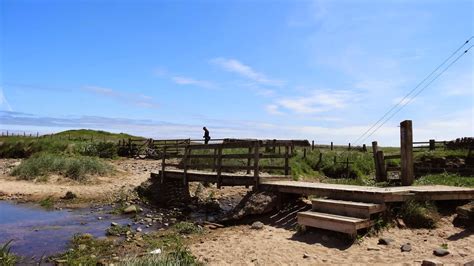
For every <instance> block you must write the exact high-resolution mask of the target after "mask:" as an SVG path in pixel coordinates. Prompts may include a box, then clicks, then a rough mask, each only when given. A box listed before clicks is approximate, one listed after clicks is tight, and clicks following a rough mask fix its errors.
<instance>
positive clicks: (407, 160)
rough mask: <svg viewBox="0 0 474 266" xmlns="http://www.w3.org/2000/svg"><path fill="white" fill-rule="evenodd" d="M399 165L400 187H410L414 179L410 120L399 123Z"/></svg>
mask: <svg viewBox="0 0 474 266" xmlns="http://www.w3.org/2000/svg"><path fill="white" fill-rule="evenodd" d="M400 155H401V158H400V163H401V167H402V170H401V179H402V185H404V186H410V185H412V184H413V181H414V179H415V175H414V167H413V128H412V122H411V120H405V121H402V122H401V123H400Z"/></svg>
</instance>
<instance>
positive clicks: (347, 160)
mask: <svg viewBox="0 0 474 266" xmlns="http://www.w3.org/2000/svg"><path fill="white" fill-rule="evenodd" d="M346 171H347V174H346V175H347V178H349V156H347V159H346Z"/></svg>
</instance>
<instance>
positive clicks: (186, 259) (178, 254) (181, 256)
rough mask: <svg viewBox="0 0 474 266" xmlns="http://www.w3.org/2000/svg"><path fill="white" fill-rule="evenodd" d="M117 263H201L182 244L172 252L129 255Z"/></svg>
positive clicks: (125, 265)
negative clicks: (139, 255) (138, 255)
mask: <svg viewBox="0 0 474 266" xmlns="http://www.w3.org/2000/svg"><path fill="white" fill-rule="evenodd" d="M119 265H122V266H148V265H157V266H174V265H176V266H178V265H203V264H202V263H200V262H198V261H197V260H196V257H194V256H193V255H192V253H191V251H189V249H188V248H186V247H184V246H179V247H177V248H176V249H175V250H173V251H172V252H168V253H165V254H163V255H146V256H141V257H137V256H134V257H129V258H127V259H125V260H124V261H122V262H120V264H119Z"/></svg>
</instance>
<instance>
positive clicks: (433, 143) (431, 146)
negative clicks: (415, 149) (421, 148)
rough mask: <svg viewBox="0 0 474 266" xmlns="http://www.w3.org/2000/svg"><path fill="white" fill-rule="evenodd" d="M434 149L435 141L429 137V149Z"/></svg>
mask: <svg viewBox="0 0 474 266" xmlns="http://www.w3.org/2000/svg"><path fill="white" fill-rule="evenodd" d="M435 149H436V142H435V140H434V139H430V151H434V150H435Z"/></svg>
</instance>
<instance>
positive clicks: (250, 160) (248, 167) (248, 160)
mask: <svg viewBox="0 0 474 266" xmlns="http://www.w3.org/2000/svg"><path fill="white" fill-rule="evenodd" d="M248 156H249V157H248V158H247V174H248V175H249V174H250V164H251V162H252V158H251V157H250V156H252V147H250V148H249V154H248Z"/></svg>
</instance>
